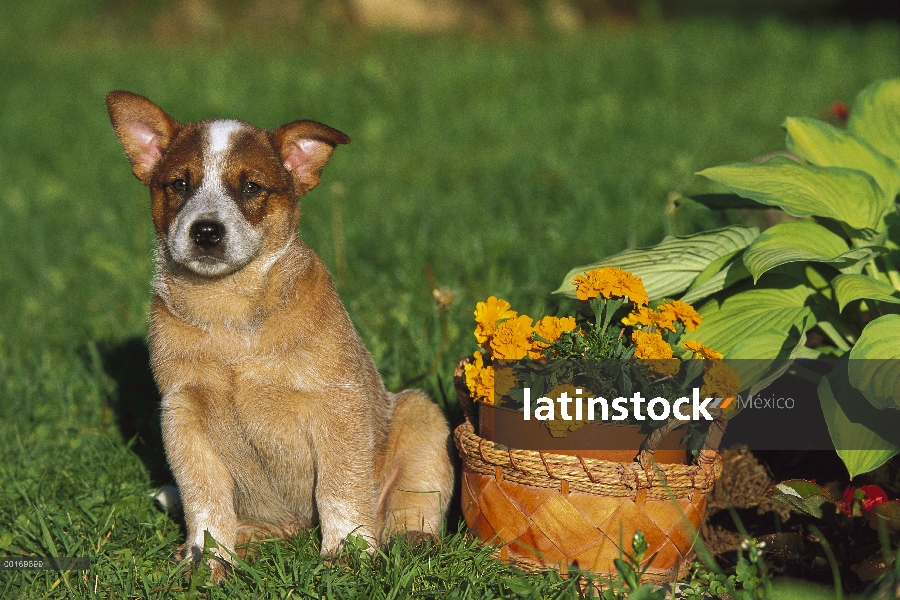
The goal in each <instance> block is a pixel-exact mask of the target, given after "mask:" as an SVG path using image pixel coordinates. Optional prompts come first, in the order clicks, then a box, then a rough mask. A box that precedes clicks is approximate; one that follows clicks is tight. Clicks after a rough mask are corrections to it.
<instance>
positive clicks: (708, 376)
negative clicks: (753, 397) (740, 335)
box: [700, 360, 741, 398]
mask: <svg viewBox="0 0 900 600" xmlns="http://www.w3.org/2000/svg"><path fill="white" fill-rule="evenodd" d="M740 389H741V378H740V376H739V375H738V374H737V373H735V371H734V369H732V368H731V367H729V366H728V365H727V364H726V363H725V362H724V361H721V360H713V361H710V363H709V364H708V365H706V369H705V370H704V371H703V387H702V388H700V395H701V396H703V397H704V398H708V397H714V398H734V396H735V395H736V394H737V393H738V390H740Z"/></svg>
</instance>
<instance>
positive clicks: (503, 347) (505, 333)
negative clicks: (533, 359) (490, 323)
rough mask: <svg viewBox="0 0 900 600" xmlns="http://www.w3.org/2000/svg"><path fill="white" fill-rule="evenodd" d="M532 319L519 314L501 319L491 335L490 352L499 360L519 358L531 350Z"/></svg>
mask: <svg viewBox="0 0 900 600" xmlns="http://www.w3.org/2000/svg"><path fill="white" fill-rule="evenodd" d="M533 331H534V327H532V319H531V317H529V316H528V315H520V316H518V317H516V318H514V319H507V320H506V321H503V322H502V323H500V324H499V325H497V328H496V329H495V330H494V335H493V336H492V337H491V353H492V354H493V356H494V358H496V359H499V360H521V359H523V358H525V355H526V354H528V351H529V350H531V346H532V342H531V334H532V332H533Z"/></svg>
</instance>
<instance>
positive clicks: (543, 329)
mask: <svg viewBox="0 0 900 600" xmlns="http://www.w3.org/2000/svg"><path fill="white" fill-rule="evenodd" d="M574 330H575V317H563V318H562V319H560V318H559V317H550V316H547V317H544V318H543V319H541V320H540V321H538V322H537V324H536V325H535V326H534V333H536V334H537V335H539V336H541V337H542V338H544V339H545V340H547V341H548V342H555V341H556V340H558V339H559V338H560V336H561V335H562V333H563V331H574ZM549 346H550V344H546V343H544V342H541V341H538V340H533V341H532V348H531V350H530V351H529V352H528V356H529V357H531V358H532V359H534V360H540V359H541V358H543V357H544V355H543V351H544V349H545V348H548V347H549Z"/></svg>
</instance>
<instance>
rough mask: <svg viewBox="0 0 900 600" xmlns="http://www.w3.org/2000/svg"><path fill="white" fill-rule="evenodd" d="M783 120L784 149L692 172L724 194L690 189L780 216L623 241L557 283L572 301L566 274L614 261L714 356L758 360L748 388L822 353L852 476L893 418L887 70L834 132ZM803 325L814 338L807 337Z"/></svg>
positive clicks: (893, 145) (898, 91) (717, 205)
mask: <svg viewBox="0 0 900 600" xmlns="http://www.w3.org/2000/svg"><path fill="white" fill-rule="evenodd" d="M784 128H785V130H786V132H787V150H788V151H789V154H788V156H789V157H785V156H777V157H775V158H772V159H770V160H768V161H766V162H763V163H736V164H731V165H726V166H721V167H714V168H710V169H705V170H703V171H701V172H700V173H699V175H702V176H703V177H706V178H707V179H710V180H712V181H714V182H717V183H718V184H721V185H723V186H725V187H726V188H728V189H729V190H730V191H731V192H732V193H730V194H710V195H704V196H697V197H695V198H694V200H695V201H697V202H699V203H701V204H704V205H706V206H708V207H710V208H713V209H727V208H773V207H774V208H778V209H781V210H782V211H784V213H786V215H785V220H784V221H783V222H781V223H779V224H777V225H774V226H772V227H770V228H768V229H766V230H765V231H763V232H762V233H760V232H759V230H758V229H757V228H755V227H746V226H738V225H735V226H731V227H726V228H724V229H719V230H715V231H708V232H703V233H699V234H696V235H692V236H684V237H675V236H673V237H668V238H666V239H664V240H663V241H662V242H661V243H660V244H658V245H656V246H654V247H652V248H647V249H635V250H626V251H624V252H621V253H619V254H616V255H614V256H610V257H607V258H605V259H603V260H601V261H599V262H597V263H595V264H592V265H587V266H584V267H578V268H576V269H573V270H572V271H571V272H570V273H569V274H568V275H567V276H566V278H565V279H564V283H563V285H562V286H561V287H560V289H559V290H557V292H558V293H562V294H566V295H569V296H574V295H575V290H574V287H573V286H572V285H571V283H570V282H571V281H572V280H573V278H574V277H575V276H576V275H578V274H580V273H584V272H585V271H588V270H590V269H594V268H596V267H598V266H606V265H614V266H616V267H619V268H624V269H628V270H629V271H632V272H633V273H635V274H636V275H638V276H640V277H641V278H642V279H643V281H644V285H645V287H646V290H647V293H648V295H649V296H650V298H651V304H653V303H654V301H655V302H659V301H661V300H662V299H671V298H676V297H678V298H680V299H681V300H682V301H684V302H689V303H692V304H695V305H697V306H698V307H699V308H698V312H699V314H700V315H701V316H702V317H703V318H704V326H703V328H702V329H701V330H698V331H697V332H696V335H694V336H693V338H692V339H694V340H696V341H698V342H701V343H703V344H705V345H707V346H711V347H714V348H716V349H717V350H719V351H720V352H722V353H723V354H724V355H725V357H726V359H757V360H754V361H748V362H749V363H750V364H753V365H755V366H754V369H755V370H756V372H755V373H753V374H752V376H748V375H750V374H746V373H742V374H741V376H742V381H744V382H745V385H746V386H747V388H748V389H745V390H744V391H745V392H748V393H750V394H752V393H755V392H757V391H759V390H761V389H762V388H763V387H765V386H766V385H767V384H768V383H770V382H771V381H773V380H774V379H775V378H777V377H778V376H779V375H781V374H782V372H783V371H784V370H785V369H786V368H787V365H788V364H789V362H788V361H789V360H791V359H795V358H818V357H825V356H829V357H835V358H836V359H838V363H837V366H836V368H835V369H834V370H833V371H832V372H831V373H830V374H829V375H828V376H826V377H824V378H823V379H822V380H821V383H820V384H819V386H818V395H819V400H820V401H821V404H822V410H823V413H824V415H825V420H826V422H827V424H828V428H829V433H830V434H831V437H832V440H833V441H834V443H835V447H836V449H837V452H838V454H839V455H840V457H841V459H842V460H843V461H844V464H845V465H846V467H847V469H848V471H849V473H850V475H851V476H855V475H857V474H859V473H864V472H867V471H870V470H872V469H875V468H876V467H878V466H880V465H881V464H883V463H884V462H885V461H887V460H888V459H889V458H891V457H892V456H894V455H895V454H897V453H898V451H900V447H898V446H897V444H896V439H892V437H891V436H890V435H887V436H885V435H883V433H884V432H885V431H889V430H891V429H893V428H894V425H895V424H897V425H898V426H900V410H898V409H900V360H898V359H900V211H898V204H897V202H898V193H900V79H892V80H885V81H879V82H876V83H875V84H873V85H871V86H869V87H868V88H866V89H865V90H864V91H863V92H861V93H860V94H859V96H858V97H857V98H856V101H855V102H854V103H853V105H852V106H851V109H850V115H849V119H848V121H847V125H846V128H838V127H835V126H832V125H829V124H827V123H824V122H821V121H817V120H815V119H810V118H805V117H797V118H793V117H792V118H788V119H787V120H786V121H785V123H784ZM810 332H817V333H818V335H817V336H816V337H817V338H821V339H823V340H824V343H818V344H815V345H814V344H809V343H807V340H808V334H810ZM813 345H814V346H815V347H810V346H813ZM759 359H764V360H768V361H771V362H770V363H769V366H768V367H766V364H767V363H765V362H764V361H760V360H759ZM760 365H762V366H760Z"/></svg>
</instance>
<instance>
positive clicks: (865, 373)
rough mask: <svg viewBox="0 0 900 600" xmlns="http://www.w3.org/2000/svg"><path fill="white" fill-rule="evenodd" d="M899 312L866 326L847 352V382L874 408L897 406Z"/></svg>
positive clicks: (899, 404) (899, 405)
mask: <svg viewBox="0 0 900 600" xmlns="http://www.w3.org/2000/svg"><path fill="white" fill-rule="evenodd" d="M898 340H900V315H885V316H883V317H879V318H877V319H875V320H874V321H872V322H870V323H869V324H868V325H866V328H865V329H863V330H862V334H861V335H860V336H859V339H858V340H857V341H856V345H854V346H853V350H851V351H850V365H849V368H848V374H849V377H850V383H851V385H853V387H855V388H856V389H858V390H859V391H861V392H862V393H863V394H864V395H865V397H866V398H868V399H869V402H871V403H872V405H873V406H875V407H876V408H900V344H898V343H897V342H898Z"/></svg>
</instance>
